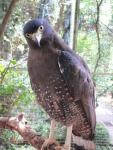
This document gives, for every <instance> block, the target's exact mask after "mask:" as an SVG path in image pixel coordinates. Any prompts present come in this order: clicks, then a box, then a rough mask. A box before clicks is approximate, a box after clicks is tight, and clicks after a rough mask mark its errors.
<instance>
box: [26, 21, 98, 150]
mask: <svg viewBox="0 0 113 150" xmlns="http://www.w3.org/2000/svg"><path fill="white" fill-rule="evenodd" d="M24 36H25V38H26V40H27V43H28V45H29V55H28V72H29V76H30V82H31V86H32V89H33V91H34V92H35V94H36V97H37V101H38V103H39V104H40V105H41V106H42V107H43V108H44V109H45V111H46V112H47V114H48V115H49V116H50V118H51V127H50V134H49V139H53V138H54V132H55V126H56V123H57V122H59V123H61V124H62V125H65V126H66V127H67V134H66V140H65V144H64V148H65V149H66V150H70V143H71V135H72V133H73V134H74V135H76V136H80V137H82V138H84V139H92V138H93V135H94V132H95V124H96V117H95V102H94V101H95V98H94V84H93V81H92V79H91V74H90V71H89V69H88V66H87V64H86V63H85V61H84V60H83V59H82V58H81V57H80V56H79V55H77V54H76V53H74V51H73V50H72V49H71V48H69V46H68V45H67V44H66V43H65V42H64V41H63V39H62V38H60V37H59V36H58V35H57V33H56V32H55V30H54V29H53V28H52V27H51V26H50V24H49V23H48V21H47V20H45V19H34V20H30V21H28V22H27V23H26V24H25V26H24Z"/></svg>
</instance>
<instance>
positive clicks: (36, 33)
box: [23, 19, 53, 49]
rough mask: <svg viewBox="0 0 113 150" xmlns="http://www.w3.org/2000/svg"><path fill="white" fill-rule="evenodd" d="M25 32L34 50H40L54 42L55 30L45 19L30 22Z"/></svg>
mask: <svg viewBox="0 0 113 150" xmlns="http://www.w3.org/2000/svg"><path fill="white" fill-rule="evenodd" d="M23 32H24V36H25V38H26V40H27V42H28V44H29V46H30V47H31V48H34V49H37V48H39V49H40V48H42V47H43V46H46V45H47V44H48V43H49V42H51V43H52V41H53V29H52V28H51V26H50V25H49V23H48V21H47V20H45V19H34V20H30V21H28V22H27V23H26V24H25V26H24V30H23Z"/></svg>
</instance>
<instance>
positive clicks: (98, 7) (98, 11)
mask: <svg viewBox="0 0 113 150" xmlns="http://www.w3.org/2000/svg"><path fill="white" fill-rule="evenodd" d="M102 2H103V0H101V1H100V3H99V2H98V1H97V0H96V3H97V19H96V23H95V25H96V34H97V41H98V53H97V55H98V57H97V60H96V64H95V67H94V71H93V77H94V76H95V73H96V70H97V67H98V65H99V61H100V58H101V43H100V33H99V19H100V6H101V4H102Z"/></svg>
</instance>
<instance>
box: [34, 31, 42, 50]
mask: <svg viewBox="0 0 113 150" xmlns="http://www.w3.org/2000/svg"><path fill="white" fill-rule="evenodd" d="M32 39H33V41H37V43H38V46H39V47H40V41H41V39H42V32H40V31H37V32H36V33H33V35H32Z"/></svg>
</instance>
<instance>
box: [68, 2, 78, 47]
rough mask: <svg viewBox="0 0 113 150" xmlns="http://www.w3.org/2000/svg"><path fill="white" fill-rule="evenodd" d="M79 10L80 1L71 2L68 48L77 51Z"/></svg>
mask: <svg viewBox="0 0 113 150" xmlns="http://www.w3.org/2000/svg"><path fill="white" fill-rule="evenodd" d="M79 9H80V0H75V1H73V0H72V12H71V31H70V47H71V48H72V49H74V50H76V49H77V35H78V24H79Z"/></svg>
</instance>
